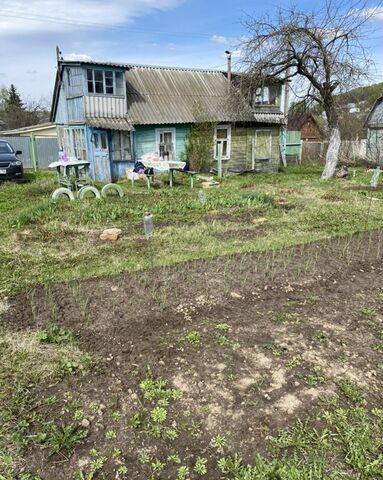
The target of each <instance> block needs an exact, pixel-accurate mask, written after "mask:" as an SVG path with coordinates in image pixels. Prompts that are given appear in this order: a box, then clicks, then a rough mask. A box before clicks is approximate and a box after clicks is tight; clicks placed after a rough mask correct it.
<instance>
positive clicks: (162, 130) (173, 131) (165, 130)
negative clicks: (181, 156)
mask: <svg viewBox="0 0 383 480" xmlns="http://www.w3.org/2000/svg"><path fill="white" fill-rule="evenodd" d="M161 133H171V134H172V138H173V141H172V144H173V152H174V160H176V156H177V143H176V129H175V128H174V127H170V128H156V152H157V153H158V155H159V154H160V134H161Z"/></svg>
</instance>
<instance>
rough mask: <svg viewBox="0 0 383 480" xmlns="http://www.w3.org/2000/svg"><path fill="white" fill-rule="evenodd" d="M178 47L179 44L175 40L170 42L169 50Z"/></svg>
mask: <svg viewBox="0 0 383 480" xmlns="http://www.w3.org/2000/svg"><path fill="white" fill-rule="evenodd" d="M176 48H177V45H176V44H175V43H173V42H169V43H168V49H169V50H175V49H176Z"/></svg>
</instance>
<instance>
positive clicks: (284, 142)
mask: <svg viewBox="0 0 383 480" xmlns="http://www.w3.org/2000/svg"><path fill="white" fill-rule="evenodd" d="M288 77H289V69H287V71H286V76H285V84H284V88H285V90H284V91H285V98H284V100H285V101H284V104H283V114H284V116H285V122H286V123H285V124H284V126H283V129H282V145H281V147H282V148H281V154H282V155H281V156H282V163H283V166H284V167H287V161H286V150H287V117H288V114H289V93H290V88H289V80H288Z"/></svg>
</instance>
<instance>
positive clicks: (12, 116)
mask: <svg viewBox="0 0 383 480" xmlns="http://www.w3.org/2000/svg"><path fill="white" fill-rule="evenodd" d="M48 120H49V107H48V102H46V101H45V100H40V101H38V102H23V101H22V99H21V96H20V94H19V92H18V91H17V88H16V87H15V85H13V84H11V85H10V87H9V88H7V87H0V131H1V130H14V129H16V128H22V127H28V126H30V125H35V124H38V123H42V122H45V121H48Z"/></svg>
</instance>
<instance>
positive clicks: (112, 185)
mask: <svg viewBox="0 0 383 480" xmlns="http://www.w3.org/2000/svg"><path fill="white" fill-rule="evenodd" d="M111 190H115V191H116V192H117V193H118V195H119V196H120V197H123V196H124V191H123V189H122V188H121V187H120V185H117V184H116V183H107V184H106V185H104V186H103V187H102V190H101V196H103V197H104V198H106V196H107V195H108V192H110V191H111Z"/></svg>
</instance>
